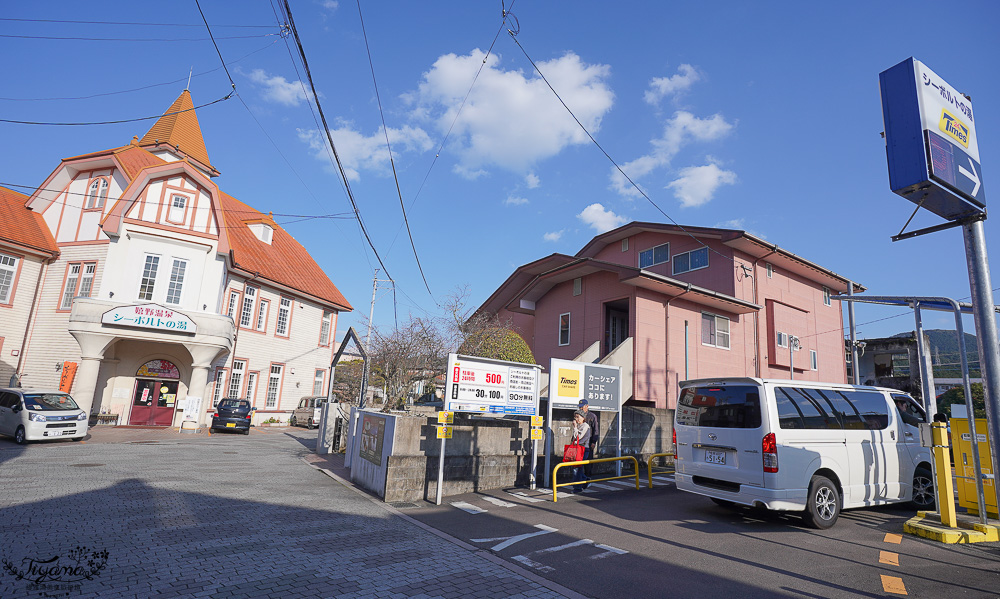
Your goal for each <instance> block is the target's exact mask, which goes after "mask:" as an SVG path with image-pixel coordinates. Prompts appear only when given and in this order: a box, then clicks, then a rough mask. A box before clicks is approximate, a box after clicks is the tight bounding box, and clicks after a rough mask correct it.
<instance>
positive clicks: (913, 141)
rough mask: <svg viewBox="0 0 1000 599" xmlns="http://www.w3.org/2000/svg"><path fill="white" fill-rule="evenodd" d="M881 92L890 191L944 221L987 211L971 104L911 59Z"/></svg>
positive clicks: (885, 76) (882, 81)
mask: <svg viewBox="0 0 1000 599" xmlns="http://www.w3.org/2000/svg"><path fill="white" fill-rule="evenodd" d="M879 89H880V91H881V95H882V119H883V122H884V125H885V141H886V157H887V159H888V164H889V187H890V188H891V189H892V191H893V192H895V193H897V194H899V195H900V196H902V197H904V198H906V199H907V200H910V201H911V202H913V203H915V204H918V205H921V206H922V207H924V208H927V209H928V210H930V211H931V212H933V213H935V214H937V215H938V216H941V217H942V218H945V219H948V220H957V219H961V218H965V217H968V216H974V215H977V214H980V213H983V212H985V208H986V190H985V186H984V184H983V170H982V165H981V162H980V158H979V138H978V137H977V135H976V120H975V114H974V113H973V110H972V101H971V100H970V99H969V98H968V97H966V96H964V95H963V94H961V93H959V92H958V91H957V90H956V89H955V88H953V87H952V86H950V85H949V84H948V83H947V82H945V81H944V80H943V79H941V78H940V77H939V76H938V75H937V74H936V73H934V71H932V70H930V69H929V68H927V66H926V65H924V64H923V63H922V62H920V61H919V60H915V59H913V58H908V59H906V60H904V61H903V62H901V63H899V64H897V65H896V66H894V67H892V68H890V69H887V70H885V71H883V72H882V73H880V74H879Z"/></svg>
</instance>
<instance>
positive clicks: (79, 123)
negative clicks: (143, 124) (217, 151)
mask: <svg viewBox="0 0 1000 599" xmlns="http://www.w3.org/2000/svg"><path fill="white" fill-rule="evenodd" d="M235 93H236V90H235V87H234V89H233V91H230V92H229V93H228V94H226V95H225V96H223V97H221V98H219V99H218V100H213V101H211V102H206V103H204V104H201V105H199V106H195V107H193V108H185V109H184V110H176V111H174V112H165V113H163V114H157V115H154V116H144V117H138V118H133V119H119V120H116V121H89V122H66V123H56V122H44V121H19V120H14V119H0V123H12V124H15V125H43V126H51V127H82V126H88V125H117V124H120V123H137V122H140V121H149V120H152V119H161V118H163V117H165V116H173V115H175V114H181V113H183V112H190V111H192V110H198V109H199V108H205V107H206V106H211V105H212V104H218V103H219V102H223V101H225V100H228V99H229V98H231V97H233V94H235Z"/></svg>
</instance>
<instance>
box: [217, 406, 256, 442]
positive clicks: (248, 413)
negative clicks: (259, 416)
mask: <svg viewBox="0 0 1000 599" xmlns="http://www.w3.org/2000/svg"><path fill="white" fill-rule="evenodd" d="M251 417H253V408H251V407H250V402H249V401H247V400H245V399H235V398H232V397H227V398H225V399H223V400H222V401H220V402H219V405H218V407H217V408H216V409H215V414H214V415H213V416H212V430H213V431H215V430H224V431H238V432H241V433H243V434H244V435H249V434H250V419H251Z"/></svg>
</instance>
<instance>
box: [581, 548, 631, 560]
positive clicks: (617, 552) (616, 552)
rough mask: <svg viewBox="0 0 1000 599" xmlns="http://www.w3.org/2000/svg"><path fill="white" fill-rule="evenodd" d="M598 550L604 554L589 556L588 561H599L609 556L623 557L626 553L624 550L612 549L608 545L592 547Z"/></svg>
mask: <svg viewBox="0 0 1000 599" xmlns="http://www.w3.org/2000/svg"><path fill="white" fill-rule="evenodd" d="M594 547H597V548H598V549H604V553H598V554H597V555H592V556H590V559H601V558H605V557H608V556H609V555H625V554H626V553H628V551H625V550H624V549H618V548H617V547H612V546H610V545H594Z"/></svg>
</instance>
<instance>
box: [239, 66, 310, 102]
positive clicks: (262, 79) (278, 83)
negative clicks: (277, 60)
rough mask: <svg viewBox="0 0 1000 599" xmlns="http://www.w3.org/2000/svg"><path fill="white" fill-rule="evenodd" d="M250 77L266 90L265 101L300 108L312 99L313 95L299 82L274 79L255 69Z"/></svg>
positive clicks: (282, 78)
mask: <svg viewBox="0 0 1000 599" xmlns="http://www.w3.org/2000/svg"><path fill="white" fill-rule="evenodd" d="M248 77H249V78H250V81H253V82H254V83H256V84H258V85H260V86H262V87H263V88H264V99H266V100H268V101H271V102H277V103H278V104H284V105H285V106H298V105H299V104H301V103H303V102H305V101H307V100H309V99H311V98H312V94H311V93H309V92H308V91H306V90H305V88H304V87H303V86H302V83H301V82H300V81H298V80H296V81H288V80H287V79H285V78H284V77H282V76H281V75H274V76H273V77H272V76H271V75H269V74H268V73H267V72H266V71H264V70H263V69H254V70H253V71H251V72H250V74H249V75H248Z"/></svg>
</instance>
